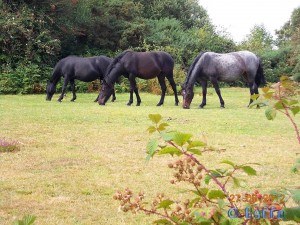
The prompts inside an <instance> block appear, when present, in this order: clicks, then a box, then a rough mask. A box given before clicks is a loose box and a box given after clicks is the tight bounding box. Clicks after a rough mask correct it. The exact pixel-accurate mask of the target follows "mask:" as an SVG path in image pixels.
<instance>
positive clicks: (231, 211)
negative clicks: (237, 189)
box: [227, 208, 238, 219]
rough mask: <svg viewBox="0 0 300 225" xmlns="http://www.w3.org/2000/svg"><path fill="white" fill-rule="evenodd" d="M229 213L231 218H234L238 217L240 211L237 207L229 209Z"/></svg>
mask: <svg viewBox="0 0 300 225" xmlns="http://www.w3.org/2000/svg"><path fill="white" fill-rule="evenodd" d="M227 215H228V217H229V218H230V219H234V218H237V217H238V211H237V209H236V208H230V209H228V212H227Z"/></svg>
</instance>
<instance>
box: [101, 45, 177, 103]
mask: <svg viewBox="0 0 300 225" xmlns="http://www.w3.org/2000/svg"><path fill="white" fill-rule="evenodd" d="M173 68H174V61H173V58H172V57H171V56H170V55H169V54H168V53H166V52H134V51H131V50H127V51H124V52H123V53H121V54H120V55H118V56H117V57H116V58H115V59H114V61H113V62H112V63H111V64H110V66H109V67H108V69H107V73H106V75H105V77H104V79H103V83H102V87H101V91H100V94H99V99H98V103H99V104H100V105H105V103H106V101H107V100H108V98H109V97H110V95H111V94H112V91H113V86H114V83H115V82H116V80H117V79H118V78H119V77H120V76H121V75H124V76H125V77H127V78H128V79H129V81H130V99H129V102H128V103H127V105H131V104H132V103H133V92H134V93H135V95H136V98H137V106H139V105H140V104H141V98H140V96H139V93H138V88H137V86H136V81H135V78H136V77H138V78H142V79H153V78H155V77H157V78H158V81H159V84H160V86H161V90H162V93H161V98H160V101H159V102H158V104H157V106H160V105H162V104H163V103H164V98H165V94H166V90H167V87H166V83H165V77H167V79H168V80H169V82H170V84H171V86H172V89H173V91H174V95H175V105H178V102H179V100H178V96H177V91H176V84H175V82H174V78H173Z"/></svg>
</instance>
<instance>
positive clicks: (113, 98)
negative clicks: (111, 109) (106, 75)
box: [111, 88, 117, 102]
mask: <svg viewBox="0 0 300 225" xmlns="http://www.w3.org/2000/svg"><path fill="white" fill-rule="evenodd" d="M116 99H117V98H116V93H115V88H114V89H113V93H112V99H111V101H112V102H114V101H115V100H116Z"/></svg>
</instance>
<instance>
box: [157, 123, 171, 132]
mask: <svg viewBox="0 0 300 225" xmlns="http://www.w3.org/2000/svg"><path fill="white" fill-rule="evenodd" d="M167 126H169V124H167V123H161V124H159V126H158V130H159V131H163V130H165V129H166V127H167Z"/></svg>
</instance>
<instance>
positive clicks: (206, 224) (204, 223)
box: [194, 212, 212, 225]
mask: <svg viewBox="0 0 300 225" xmlns="http://www.w3.org/2000/svg"><path fill="white" fill-rule="evenodd" d="M194 216H195V222H196V223H197V224H199V225H211V224H212V221H211V220H208V219H206V218H204V217H202V216H200V213H199V212H195V213H194Z"/></svg>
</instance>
